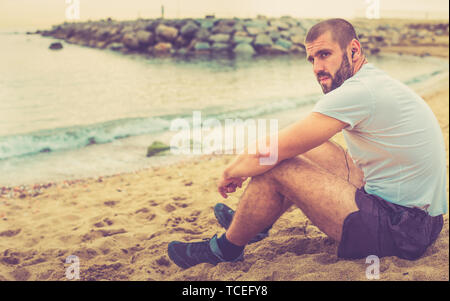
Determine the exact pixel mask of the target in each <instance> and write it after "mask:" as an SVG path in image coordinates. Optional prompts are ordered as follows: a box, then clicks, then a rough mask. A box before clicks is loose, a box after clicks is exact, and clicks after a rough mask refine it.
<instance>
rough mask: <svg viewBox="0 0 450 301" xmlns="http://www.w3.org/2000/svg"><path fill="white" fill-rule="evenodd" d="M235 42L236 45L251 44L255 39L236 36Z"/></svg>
mask: <svg viewBox="0 0 450 301" xmlns="http://www.w3.org/2000/svg"><path fill="white" fill-rule="evenodd" d="M233 42H234V43H235V44H241V43H245V44H249V43H251V42H253V37H249V36H241V35H236V34H235V35H234V37H233Z"/></svg>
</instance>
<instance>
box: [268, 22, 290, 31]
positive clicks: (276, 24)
mask: <svg viewBox="0 0 450 301" xmlns="http://www.w3.org/2000/svg"><path fill="white" fill-rule="evenodd" d="M270 25H271V26H274V27H276V28H278V29H279V30H288V29H289V28H290V26H289V24H288V23H285V22H283V21H279V20H275V21H271V22H270Z"/></svg>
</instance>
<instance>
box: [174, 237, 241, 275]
mask: <svg viewBox="0 0 450 301" xmlns="http://www.w3.org/2000/svg"><path fill="white" fill-rule="evenodd" d="M168 254H169V258H170V259H171V260H172V261H173V262H174V263H175V264H176V265H177V266H179V267H181V268H183V269H187V268H190V267H192V266H194V265H197V264H200V263H205V262H206V263H210V264H213V265H216V264H218V263H220V262H227V261H228V262H230V261H229V260H225V259H224V258H223V254H222V251H221V250H220V249H219V245H218V244H217V235H214V236H213V237H212V238H211V239H205V240H203V241H200V242H191V243H184V242H179V241H172V242H171V243H170V244H169V246H168ZM242 260H244V251H242V253H241V255H239V256H238V257H237V258H236V259H235V260H232V261H231V262H236V261H242Z"/></svg>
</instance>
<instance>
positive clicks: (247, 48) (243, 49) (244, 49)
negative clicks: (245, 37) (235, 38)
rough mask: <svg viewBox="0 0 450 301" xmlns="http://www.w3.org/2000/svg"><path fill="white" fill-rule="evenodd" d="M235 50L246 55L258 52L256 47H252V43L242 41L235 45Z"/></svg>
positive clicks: (236, 52)
mask: <svg viewBox="0 0 450 301" xmlns="http://www.w3.org/2000/svg"><path fill="white" fill-rule="evenodd" d="M233 52H234V53H235V54H237V55H245V56H252V55H254V54H255V53H256V51H255V49H254V48H253V47H252V45H250V44H247V43H240V44H238V45H236V47H234V49H233Z"/></svg>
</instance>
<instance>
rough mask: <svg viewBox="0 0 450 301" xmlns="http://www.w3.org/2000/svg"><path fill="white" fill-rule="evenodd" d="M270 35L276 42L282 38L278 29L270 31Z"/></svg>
mask: <svg viewBox="0 0 450 301" xmlns="http://www.w3.org/2000/svg"><path fill="white" fill-rule="evenodd" d="M268 35H269V37H270V38H271V39H272V41H273V42H276V41H277V40H278V39H281V34H280V33H279V32H278V31H272V32H269V33H268Z"/></svg>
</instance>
